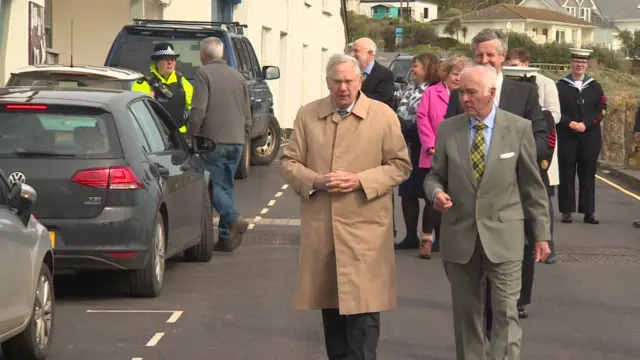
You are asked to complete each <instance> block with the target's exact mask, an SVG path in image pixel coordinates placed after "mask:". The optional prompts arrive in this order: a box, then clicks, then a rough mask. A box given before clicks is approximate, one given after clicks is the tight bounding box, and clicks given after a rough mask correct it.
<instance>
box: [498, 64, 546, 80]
mask: <svg viewBox="0 0 640 360" xmlns="http://www.w3.org/2000/svg"><path fill="white" fill-rule="evenodd" d="M539 70H540V69H538V68H533V67H522V66H503V67H502V73H503V74H504V75H505V76H515V77H523V76H527V77H529V76H536V75H538V71H539Z"/></svg>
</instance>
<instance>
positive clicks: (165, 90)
mask: <svg viewBox="0 0 640 360" xmlns="http://www.w3.org/2000/svg"><path fill="white" fill-rule="evenodd" d="M150 71H151V73H150V74H149V75H146V76H145V78H144V79H141V80H138V81H136V82H135V83H134V84H133V86H132V87H131V91H139V92H142V93H145V94H149V95H151V96H153V97H154V98H155V99H156V100H158V102H159V103H160V104H162V105H163V106H164V108H165V109H166V110H167V112H168V113H169V114H170V115H171V117H172V118H173V120H174V121H175V122H176V123H177V124H178V125H182V126H181V127H180V132H181V133H185V132H186V131H187V126H186V124H185V121H186V119H187V114H188V112H189V111H191V99H192V98H193V85H191V83H189V81H188V80H187V79H185V78H184V77H183V76H182V75H181V74H180V73H178V72H177V71H174V72H173V73H172V74H171V75H169V77H168V78H167V79H165V78H164V77H162V75H160V74H159V73H158V70H157V68H156V66H155V65H154V64H152V65H151V66H150ZM150 82H151V83H150ZM183 124H184V125H183Z"/></svg>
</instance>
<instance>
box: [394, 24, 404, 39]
mask: <svg viewBox="0 0 640 360" xmlns="http://www.w3.org/2000/svg"><path fill="white" fill-rule="evenodd" d="M403 37H404V28H402V27H399V26H398V27H397V28H396V39H402V38H403Z"/></svg>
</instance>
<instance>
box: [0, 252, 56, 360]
mask: <svg viewBox="0 0 640 360" xmlns="http://www.w3.org/2000/svg"><path fill="white" fill-rule="evenodd" d="M54 309H55V296H54V291H53V276H52V275H51V270H50V269H49V267H48V266H47V264H42V266H41V267H40V275H39V276H38V285H37V287H36V294H35V301H34V303H33V310H32V312H31V319H30V320H29V324H27V327H26V328H25V329H24V331H22V332H21V333H20V334H18V335H16V336H14V337H12V338H11V339H9V340H7V341H6V342H4V343H3V344H2V351H3V353H4V359H6V360H44V359H45V358H46V357H47V355H49V352H50V351H51V342H52V340H53V321H54Z"/></svg>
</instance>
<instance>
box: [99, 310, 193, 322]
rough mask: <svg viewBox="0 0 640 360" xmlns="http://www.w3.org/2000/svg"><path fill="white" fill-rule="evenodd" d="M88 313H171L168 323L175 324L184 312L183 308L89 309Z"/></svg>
mask: <svg viewBox="0 0 640 360" xmlns="http://www.w3.org/2000/svg"><path fill="white" fill-rule="evenodd" d="M87 313H94V314H98V313H103V314H104V313H111V314H135V313H139V314H143V313H152V314H166V313H171V316H170V317H169V319H168V320H167V323H170V324H174V323H175V322H176V321H178V319H179V318H180V316H182V314H183V313H184V311H182V310H115V309H114V310H87Z"/></svg>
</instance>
